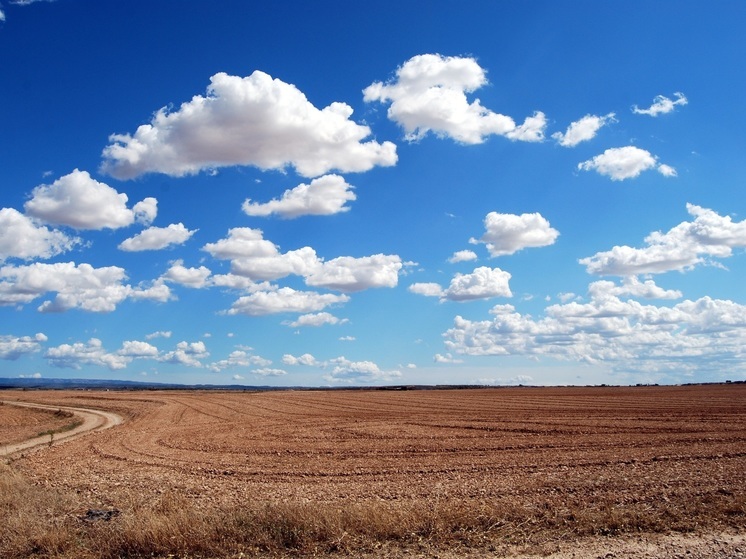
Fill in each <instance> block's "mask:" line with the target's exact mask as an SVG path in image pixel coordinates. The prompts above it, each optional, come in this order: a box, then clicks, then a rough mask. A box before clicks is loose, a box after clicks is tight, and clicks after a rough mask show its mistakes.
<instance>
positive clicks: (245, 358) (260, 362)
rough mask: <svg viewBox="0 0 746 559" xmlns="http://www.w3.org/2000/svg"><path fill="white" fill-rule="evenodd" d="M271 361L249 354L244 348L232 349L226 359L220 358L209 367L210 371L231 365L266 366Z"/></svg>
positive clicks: (244, 366) (220, 369)
mask: <svg viewBox="0 0 746 559" xmlns="http://www.w3.org/2000/svg"><path fill="white" fill-rule="evenodd" d="M271 364H272V361H270V360H269V359H265V358H263V357H260V356H258V355H251V354H250V353H249V352H247V351H244V350H236V351H232V352H231V353H230V355H229V356H228V358H227V359H222V360H220V361H216V362H215V363H212V364H211V365H210V366H209V367H210V369H211V370H212V371H215V372H219V371H222V370H224V369H228V368H233V367H242V368H249V367H266V366H267V365H271Z"/></svg>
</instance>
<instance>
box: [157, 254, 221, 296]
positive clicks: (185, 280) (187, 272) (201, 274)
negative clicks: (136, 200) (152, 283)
mask: <svg viewBox="0 0 746 559" xmlns="http://www.w3.org/2000/svg"><path fill="white" fill-rule="evenodd" d="M211 273H212V272H211V271H210V270H209V269H208V268H206V267H205V266H200V267H199V268H187V267H186V266H184V262H183V261H182V260H177V261H176V262H174V263H173V264H171V267H170V268H169V269H168V271H167V272H166V273H165V274H163V276H162V279H163V280H165V281H171V282H173V283H178V284H179V285H184V286H186V287H193V288H196V289H199V288H201V287H205V285H207V279H208V278H209V277H210V274H211Z"/></svg>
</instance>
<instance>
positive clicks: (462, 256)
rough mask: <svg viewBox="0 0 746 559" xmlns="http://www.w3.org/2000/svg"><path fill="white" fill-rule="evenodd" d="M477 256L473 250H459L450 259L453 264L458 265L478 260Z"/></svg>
mask: <svg viewBox="0 0 746 559" xmlns="http://www.w3.org/2000/svg"><path fill="white" fill-rule="evenodd" d="M476 259H477V254H476V253H475V252H474V251H473V250H459V251H456V252H454V253H453V255H452V256H451V257H450V258H449V259H448V262H450V263H451V264H457V263H458V262H469V261H471V260H476Z"/></svg>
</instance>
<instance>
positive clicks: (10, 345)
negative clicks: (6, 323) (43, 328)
mask: <svg viewBox="0 0 746 559" xmlns="http://www.w3.org/2000/svg"><path fill="white" fill-rule="evenodd" d="M46 341H47V337H46V336H45V335H44V334H42V333H38V334H36V335H35V336H33V337H31V336H22V337H20V338H19V337H16V336H7V335H6V336H0V359H6V360H8V361H15V360H16V359H18V358H19V357H21V356H22V355H27V354H29V353H36V352H37V351H39V350H40V349H41V344H42V343H44V342H46Z"/></svg>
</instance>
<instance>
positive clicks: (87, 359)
mask: <svg viewBox="0 0 746 559" xmlns="http://www.w3.org/2000/svg"><path fill="white" fill-rule="evenodd" d="M44 357H45V358H46V359H47V361H49V364H50V365H52V366H54V367H61V368H69V369H78V370H79V369H81V368H82V367H83V365H95V366H99V367H106V368H108V369H109V370H111V371H118V370H121V369H124V368H126V367H127V364H128V363H130V362H131V361H132V357H130V356H128V355H120V354H119V353H110V352H107V351H106V349H104V347H103V343H102V342H101V340H99V339H98V338H91V339H90V340H88V342H87V343H83V342H76V343H73V344H62V345H59V346H57V347H50V348H49V349H47V351H46V352H45V353H44Z"/></svg>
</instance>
